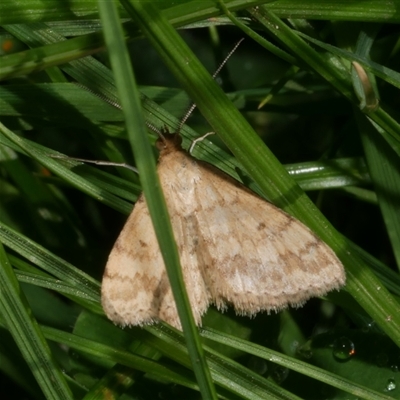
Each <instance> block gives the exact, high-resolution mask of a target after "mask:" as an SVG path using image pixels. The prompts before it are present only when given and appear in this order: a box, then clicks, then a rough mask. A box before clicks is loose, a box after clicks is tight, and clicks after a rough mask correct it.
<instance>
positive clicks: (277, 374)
mask: <svg viewBox="0 0 400 400" xmlns="http://www.w3.org/2000/svg"><path fill="white" fill-rule="evenodd" d="M288 375H289V369H288V368H285V367H281V366H280V365H277V366H276V367H275V368H274V370H273V371H272V373H271V376H272V378H273V379H274V381H275V382H276V383H278V384H281V383H282V382H283V381H284V380H285V379H286V378H287V377H288Z"/></svg>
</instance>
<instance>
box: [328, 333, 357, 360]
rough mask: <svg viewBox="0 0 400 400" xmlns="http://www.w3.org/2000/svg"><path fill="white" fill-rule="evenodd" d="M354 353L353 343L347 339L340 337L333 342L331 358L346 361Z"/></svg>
mask: <svg viewBox="0 0 400 400" xmlns="http://www.w3.org/2000/svg"><path fill="white" fill-rule="evenodd" d="M355 353H356V351H355V346H354V343H353V342H352V341H351V340H350V339H349V338H347V337H345V336H342V337H341V338H339V339H336V340H335V341H334V342H333V356H334V357H335V358H336V359H338V360H340V361H346V360H349V359H350V358H351V357H352V356H354V354H355Z"/></svg>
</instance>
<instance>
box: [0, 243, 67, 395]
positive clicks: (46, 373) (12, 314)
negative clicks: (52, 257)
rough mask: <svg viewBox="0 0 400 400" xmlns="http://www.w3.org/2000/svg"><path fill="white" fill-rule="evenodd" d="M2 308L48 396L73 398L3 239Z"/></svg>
mask: <svg viewBox="0 0 400 400" xmlns="http://www.w3.org/2000/svg"><path fill="white" fill-rule="evenodd" d="M0 287H1V295H0V312H1V315H2V318H3V319H4V321H5V323H6V325H7V328H8V330H9V331H10V333H11V335H12V336H13V338H14V340H15V342H16V344H17V345H18V348H19V349H20V351H21V353H22V355H23V357H24V359H25V361H26V362H27V364H28V365H29V367H30V369H31V371H32V374H33V375H34V376H35V378H36V380H37V382H38V384H39V386H40V387H41V389H42V390H43V394H44V395H45V396H46V399H48V400H51V399H53V400H62V399H65V400H71V399H72V398H73V397H72V393H71V390H70V388H69V387H68V385H67V383H66V381H65V379H64V376H63V374H62V372H61V369H60V368H59V366H58V365H57V364H55V363H54V360H53V357H52V355H51V351H50V349H49V347H48V345H47V343H46V340H45V338H44V337H43V334H42V332H41V330H40V328H39V325H38V324H37V322H36V320H35V318H34V317H33V315H32V311H31V310H30V308H29V306H28V303H27V301H26V299H25V298H24V294H23V293H22V292H21V289H20V287H19V284H18V281H17V279H16V277H15V274H14V271H13V270H12V268H11V265H10V263H9V261H8V259H7V256H6V253H5V251H4V247H3V245H2V244H1V242H0Z"/></svg>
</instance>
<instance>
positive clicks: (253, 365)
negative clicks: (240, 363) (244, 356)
mask: <svg viewBox="0 0 400 400" xmlns="http://www.w3.org/2000/svg"><path fill="white" fill-rule="evenodd" d="M247 366H248V368H250V369H251V370H252V371H254V372H256V373H257V374H259V375H264V374H265V373H266V372H267V370H268V365H267V362H266V361H265V360H263V359H262V358H259V357H255V356H253V357H251V358H250V360H249V362H248V364H247Z"/></svg>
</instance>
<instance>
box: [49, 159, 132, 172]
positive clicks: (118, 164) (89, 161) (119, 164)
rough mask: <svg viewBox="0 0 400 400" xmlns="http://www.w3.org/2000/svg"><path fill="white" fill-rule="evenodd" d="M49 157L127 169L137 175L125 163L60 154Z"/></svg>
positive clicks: (130, 166)
mask: <svg viewBox="0 0 400 400" xmlns="http://www.w3.org/2000/svg"><path fill="white" fill-rule="evenodd" d="M49 157H51V158H58V159H61V160H67V161H79V162H82V163H87V164H95V165H105V166H108V167H121V168H127V169H130V170H131V171H133V172H135V173H136V174H138V173H139V171H138V170H137V168H135V167H133V166H132V165H129V164H126V163H115V162H112V161H101V160H88V159H86V158H76V157H66V156H64V155H60V154H50V155H49Z"/></svg>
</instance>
